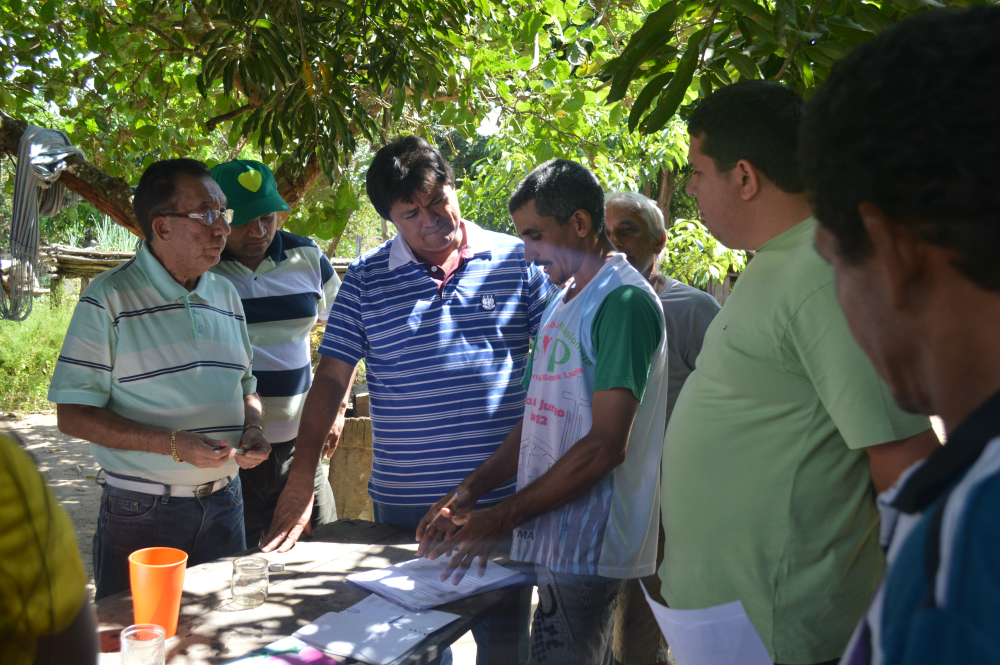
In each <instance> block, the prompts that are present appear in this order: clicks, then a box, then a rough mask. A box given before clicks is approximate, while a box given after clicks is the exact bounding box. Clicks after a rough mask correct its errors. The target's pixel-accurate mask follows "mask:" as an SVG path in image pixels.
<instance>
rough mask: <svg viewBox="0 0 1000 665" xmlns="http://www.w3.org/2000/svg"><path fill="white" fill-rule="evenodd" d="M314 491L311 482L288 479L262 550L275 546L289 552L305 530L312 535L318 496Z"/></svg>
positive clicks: (268, 549) (281, 550)
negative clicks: (313, 513)
mask: <svg viewBox="0 0 1000 665" xmlns="http://www.w3.org/2000/svg"><path fill="white" fill-rule="evenodd" d="M314 491H315V490H314V488H313V484H312V483H311V482H310V483H296V482H293V479H292V478H289V479H288V482H287V483H285V489H283V490H282V491H281V496H279V497H278V505H277V506H276V507H275V509H274V518H273V519H272V520H271V530H270V531H268V532H267V535H266V536H265V537H264V544H263V545H261V546H260V551H261V552H270V551H271V550H273V549H275V548H277V550H278V551H279V552H287V551H288V550H290V549H292V547H293V546H294V545H295V543H296V541H298V539H299V537H301V536H302V532H303V531H305V532H306V534H307V535H311V530H310V529H309V520H310V519H311V518H312V509H313V501H314V500H315V498H316V497H315V494H314Z"/></svg>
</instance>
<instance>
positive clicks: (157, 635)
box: [120, 623, 167, 665]
mask: <svg viewBox="0 0 1000 665" xmlns="http://www.w3.org/2000/svg"><path fill="white" fill-rule="evenodd" d="M166 634H167V633H166V631H165V630H163V628H162V627H160V626H157V625H156V624H155V623H137V624H136V625H134V626H129V627H128V628H126V629H125V630H123V631H122V634H121V638H120V639H121V653H122V665H164V662H165V660H166V650H165V648H164V640H165V639H166Z"/></svg>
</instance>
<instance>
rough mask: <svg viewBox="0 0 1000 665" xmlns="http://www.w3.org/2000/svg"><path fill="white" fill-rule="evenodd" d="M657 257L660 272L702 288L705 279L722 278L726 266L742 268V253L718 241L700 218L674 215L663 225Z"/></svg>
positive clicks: (727, 270) (706, 281)
mask: <svg viewBox="0 0 1000 665" xmlns="http://www.w3.org/2000/svg"><path fill="white" fill-rule="evenodd" d="M661 261H662V263H661V270H662V272H663V274H665V275H668V276H670V277H673V278H674V279H677V280H680V281H682V282H686V283H688V284H691V285H692V286H696V287H698V288H704V287H705V286H707V285H708V282H709V281H716V282H718V281H720V280H722V279H723V278H724V277H725V276H726V273H728V272H729V270H734V271H736V272H739V271H740V270H742V269H743V266H744V265H746V256H745V255H744V253H743V252H741V251H734V250H731V249H729V248H727V247H725V246H723V245H722V244H720V243H719V242H718V241H717V240H716V239H715V238H713V237H712V234H711V233H709V232H708V229H706V228H705V226H704V225H703V224H702V223H701V222H699V221H696V220H691V219H678V220H677V221H676V222H674V224H673V225H672V226H671V227H670V228H668V229H667V246H666V247H665V248H664V250H663V257H662V259H661Z"/></svg>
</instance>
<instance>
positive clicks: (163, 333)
mask: <svg viewBox="0 0 1000 665" xmlns="http://www.w3.org/2000/svg"><path fill="white" fill-rule="evenodd" d="M225 206H226V197H225V195H224V194H223V193H222V190H221V189H220V188H219V186H218V185H217V184H216V183H215V181H214V180H212V178H211V175H210V174H209V171H208V169H207V168H206V167H205V165H204V164H202V163H201V162H198V161H195V160H190V159H173V160H167V161H161V162H156V163H154V164H153V165H151V166H150V167H149V168H148V169H146V171H145V173H143V175H142V178H141V179H140V181H139V187H138V189H137V190H136V193H135V199H134V201H133V207H134V208H135V213H136V218H137V220H138V222H139V226H140V228H141V229H142V231H143V233H144V235H145V237H146V240H145V242H143V244H142V247H140V249H139V250H138V251H137V252H136V255H135V258H133V259H132V260H130V261H128V262H126V263H123V264H122V265H120V266H118V267H116V268H113V269H111V270H109V271H107V272H105V273H103V274H102V275H100V276H99V277H97V278H96V279H95V280H94V281H93V282H92V283H91V285H90V287H89V288H88V289H87V290H86V291H85V292H84V293H83V295H82V296H81V297H80V303H79V304H78V305H77V307H76V310H75V311H74V312H73V319H72V321H71V322H70V326H69V331H68V332H67V334H66V340H65V342H64V343H63V347H62V350H61V351H60V354H59V359H58V361H57V363H56V367H55V371H54V372H53V374H52V384H51V386H50V387H49V400H50V401H52V402H55V403H56V404H57V407H56V413H57V415H58V419H59V430H60V431H61V432H63V433H64V434H68V435H70V436H75V437H77V438H81V439H84V440H86V441H90V442H91V451H92V452H93V455H94V458H95V459H96V460H97V462H98V463H99V464H100V465H101V467H102V472H103V474H104V480H105V486H104V493H103V495H102V497H101V509H100V514H99V516H98V521H97V532H96V533H95V534H94V581H95V584H96V587H97V593H96V598H97V599H98V600H100V599H101V598H104V597H106V596H109V595H112V594H115V593H118V592H120V591H124V590H125V589H127V588H128V586H129V564H128V557H129V554H131V553H132V552H134V551H136V550H139V549H143V548H146V547H175V548H177V549H181V550H184V551H185V552H187V554H188V566H193V565H197V564H199V563H204V562H206V561H211V560H213V559H216V558H218V557H221V556H227V555H230V554H234V553H236V552H240V551H242V550H244V549H246V539H245V536H244V530H243V493H242V489H241V486H240V480H239V475H238V471H239V469H240V468H252V467H255V466H257V465H258V464H260V463H261V462H263V461H264V460H266V459H267V457H268V455H269V454H270V450H271V448H270V445H269V444H268V442H267V440H266V439H265V438H264V435H263V427H262V426H261V423H260V418H261V406H260V400H259V399H258V397H257V394H256V392H255V390H256V379H254V377H253V375H252V374H251V372H250V365H251V360H252V358H253V351H252V348H251V346H250V339H249V336H248V334H247V327H246V323H245V317H244V314H243V307H242V305H241V304H240V298H239V295H238V294H237V293H236V290H235V289H234V288H233V286H232V285H231V284H230V283H229V282H228V281H226V280H225V279H224V278H222V277H219V276H217V275H214V274H212V273H209V272H208V269H209V268H211V267H212V266H213V265H215V264H216V263H218V261H219V255H220V254H221V252H222V250H223V248H224V247H225V244H226V236H227V235H229V232H230V226H229V221H230V219H231V218H232V213H231V212H230V211H229V210H227V209H226V207H225ZM238 449H239V450H240V451H245V452H239V453H238ZM99 477H100V476H99Z"/></svg>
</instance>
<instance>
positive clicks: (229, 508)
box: [94, 476, 247, 600]
mask: <svg viewBox="0 0 1000 665" xmlns="http://www.w3.org/2000/svg"><path fill="white" fill-rule="evenodd" d="M146 547H176V548H177V549H179V550H184V551H185V552H187V555H188V562H187V565H188V568H190V567H191V566H197V565H198V564H201V563H206V562H208V561H212V560H214V559H218V558H219V557H224V556H230V555H233V554H236V553H238V552H242V551H243V550H245V549H246V548H247V546H246V537H245V535H244V532H243V489H242V486H241V485H240V479H239V476H237V477H236V478H235V479H234V480H233V481H232V482H231V483H229V485H227V486H226V487H223V488H222V489H220V490H218V491H216V492H215V493H214V494H212V495H210V496H205V497H200V498H195V497H191V498H180V497H171V496H156V495H154V494H142V493H139V492H132V491H130V490H124V489H119V488H117V487H111V486H110V485H105V487H104V493H103V494H102V495H101V510H100V512H99V514H98V517H97V532H96V533H95V534H94V582H95V584H96V587H97V592H96V599H97V600H100V599H101V598H104V597H106V596H110V595H112V594H116V593H118V592H120V591H125V590H126V589H128V588H129V586H130V584H129V565H128V557H129V555H130V554H132V552H135V551H136V550H141V549H144V548H146Z"/></svg>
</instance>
